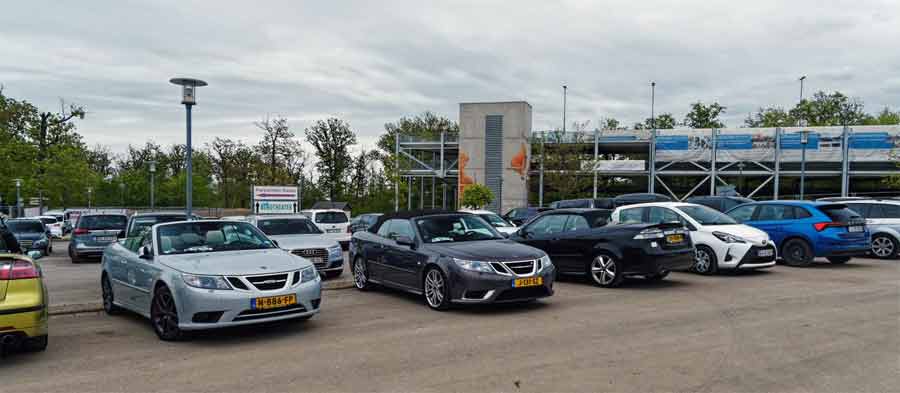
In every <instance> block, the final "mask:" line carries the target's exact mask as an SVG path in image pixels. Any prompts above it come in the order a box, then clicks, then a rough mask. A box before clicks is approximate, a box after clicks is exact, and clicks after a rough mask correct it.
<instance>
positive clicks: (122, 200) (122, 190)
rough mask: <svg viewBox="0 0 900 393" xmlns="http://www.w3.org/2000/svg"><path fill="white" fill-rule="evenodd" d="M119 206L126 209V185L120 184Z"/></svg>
mask: <svg viewBox="0 0 900 393" xmlns="http://www.w3.org/2000/svg"><path fill="white" fill-rule="evenodd" d="M119 206H122V208H123V209H124V208H125V183H119Z"/></svg>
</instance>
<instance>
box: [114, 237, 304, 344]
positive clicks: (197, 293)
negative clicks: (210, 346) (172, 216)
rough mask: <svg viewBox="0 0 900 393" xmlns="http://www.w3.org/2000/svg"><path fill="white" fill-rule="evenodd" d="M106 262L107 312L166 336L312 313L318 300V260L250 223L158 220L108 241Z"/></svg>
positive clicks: (296, 317) (171, 337)
mask: <svg viewBox="0 0 900 393" xmlns="http://www.w3.org/2000/svg"><path fill="white" fill-rule="evenodd" d="M101 268H102V273H101V277H100V283H101V284H100V285H101V290H102V293H103V308H104V309H105V310H106V312H107V313H109V314H115V313H117V312H119V311H120V310H121V309H127V310H130V311H133V312H136V313H138V314H141V315H143V316H145V317H147V318H149V319H150V321H151V323H152V325H153V328H154V330H155V331H156V334H157V336H159V338H160V339H162V340H166V341H171V340H178V339H179V338H181V337H182V336H183V333H184V331H188V330H200V329H213V328H222V327H227V326H236V325H246V324H254V323H262V322H271V321H278V320H285V319H308V318H310V317H312V316H313V315H314V314H316V313H318V312H319V305H320V301H321V279H320V278H319V274H318V273H317V272H316V268H315V267H314V266H313V264H312V263H310V262H309V261H308V260H306V259H304V258H302V257H300V256H297V255H292V254H290V253H288V252H286V251H284V250H282V249H280V248H279V247H278V246H277V245H276V243H275V242H273V241H272V240H270V239H269V238H268V237H266V235H265V234H263V233H262V232H260V230H259V229H257V228H256V227H254V226H253V225H251V224H249V223H246V222H237V221H225V220H213V221H181V222H171V223H164V224H157V225H154V226H152V227H151V228H150V229H149V230H147V231H144V232H143V233H142V234H140V235H139V236H136V237H131V238H126V239H123V240H120V241H118V242H116V243H113V244H112V245H110V246H109V247H107V248H106V250H104V252H103V261H102V264H101Z"/></svg>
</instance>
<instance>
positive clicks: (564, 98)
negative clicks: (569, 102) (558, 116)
mask: <svg viewBox="0 0 900 393" xmlns="http://www.w3.org/2000/svg"><path fill="white" fill-rule="evenodd" d="M568 91H569V86H566V85H563V131H562V132H563V134H565V133H566V96H567V95H568Z"/></svg>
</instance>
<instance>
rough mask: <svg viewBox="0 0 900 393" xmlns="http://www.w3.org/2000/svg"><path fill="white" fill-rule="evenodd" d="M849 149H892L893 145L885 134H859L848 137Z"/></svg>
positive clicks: (889, 137)
mask: <svg viewBox="0 0 900 393" xmlns="http://www.w3.org/2000/svg"><path fill="white" fill-rule="evenodd" d="M850 148H851V149H893V148H894V143H893V142H892V141H891V136H890V135H888V133H886V132H860V133H856V134H851V135H850Z"/></svg>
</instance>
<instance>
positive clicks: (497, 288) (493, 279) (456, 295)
mask: <svg viewBox="0 0 900 393" xmlns="http://www.w3.org/2000/svg"><path fill="white" fill-rule="evenodd" d="M555 275H556V267H548V268H545V269H544V270H542V271H540V272H538V273H537V274H535V275H533V276H530V277H541V278H542V280H543V284H542V285H539V286H531V287H522V288H515V287H513V283H514V281H515V279H518V278H528V277H513V276H506V275H500V274H495V273H481V272H472V271H468V270H462V269H454V270H452V271H451V272H450V278H449V281H450V283H451V285H450V301H451V302H453V303H464V304H485V303H509V302H522V301H528V300H534V299H539V298H543V297H549V296H553V279H554V277H555Z"/></svg>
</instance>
